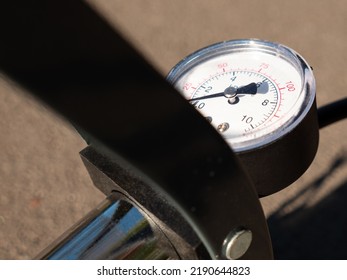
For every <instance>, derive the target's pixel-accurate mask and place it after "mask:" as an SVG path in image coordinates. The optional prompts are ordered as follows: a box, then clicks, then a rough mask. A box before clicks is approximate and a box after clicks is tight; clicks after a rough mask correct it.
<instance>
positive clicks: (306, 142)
mask: <svg viewBox="0 0 347 280" xmlns="http://www.w3.org/2000/svg"><path fill="white" fill-rule="evenodd" d="M167 79H168V81H169V82H170V83H171V84H173V85H174V86H175V88H176V89H177V90H178V91H179V92H180V93H181V94H182V95H183V96H184V97H185V98H186V99H188V101H189V102H190V103H191V104H192V105H193V106H194V107H195V108H196V109H197V110H198V111H199V112H200V113H201V114H202V115H203V116H204V117H205V118H206V120H207V121H208V122H210V123H211V125H212V126H213V127H215V129H217V130H218V131H219V132H220V133H221V135H222V136H223V137H224V139H225V140H226V142H227V143H228V144H229V145H230V146H231V148H232V149H233V150H234V151H235V152H236V154H237V155H238V156H239V158H240V159H241V161H242V163H243V165H244V166H245V168H246V169H247V171H248V173H249V174H250V176H251V178H252V180H253V182H254V183H255V186H256V188H257V191H258V194H259V196H266V195H269V194H272V193H274V192H277V191H279V190H281V189H283V188H285V187H287V186H289V185H290V184H291V183H293V182H294V181H295V180H296V179H297V178H299V177H300V176H301V175H302V174H303V173H304V172H305V171H306V170H307V168H308V167H309V166H310V164H311V162H312V160H313V158H314V156H315V154H316V151H317V147H318V138H319V133H318V121H317V112H316V110H317V107H316V99H315V92H316V86H315V79H314V76H313V73H312V69H311V67H310V66H309V65H308V64H307V63H306V61H305V60H304V59H303V58H302V57H301V56H300V55H299V54H298V53H296V52H295V51H293V50H292V49H290V48H288V47H286V46H283V45H281V44H277V43H272V42H268V41H262V40H257V39H244V40H232V41H225V42H221V43H217V44H214V45H211V46H208V47H206V48H203V49H201V50H199V51H197V52H195V53H193V54H191V55H189V56H187V57H186V58H184V59H183V60H182V61H181V62H179V63H178V64H177V65H176V66H175V67H174V68H173V69H172V70H171V71H170V73H169V75H168V77H167Z"/></svg>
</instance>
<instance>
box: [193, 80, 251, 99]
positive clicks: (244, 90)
mask: <svg viewBox="0 0 347 280" xmlns="http://www.w3.org/2000/svg"><path fill="white" fill-rule="evenodd" d="M257 89H258V87H257V84H256V83H250V84H248V85H245V86H243V87H240V88H238V89H236V91H235V90H234V88H233V87H227V88H226V89H225V90H224V91H223V92H219V93H214V94H210V95H206V96H201V97H196V98H192V99H190V100H189V101H197V100H203V99H208V98H215V97H220V96H224V97H226V98H232V97H235V96H236V95H238V94H246V93H247V94H256V93H257Z"/></svg>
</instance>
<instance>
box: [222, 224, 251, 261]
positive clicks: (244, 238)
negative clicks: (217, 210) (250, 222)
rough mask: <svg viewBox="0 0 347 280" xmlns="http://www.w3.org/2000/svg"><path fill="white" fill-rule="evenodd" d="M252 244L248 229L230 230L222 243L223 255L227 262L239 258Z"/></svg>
mask: <svg viewBox="0 0 347 280" xmlns="http://www.w3.org/2000/svg"><path fill="white" fill-rule="evenodd" d="M251 243H252V232H251V231H250V230H249V229H240V228H239V229H236V230H232V231H231V232H230V233H229V234H228V236H227V237H226V238H225V240H224V242H223V255H224V256H225V257H226V258H227V259H229V260H237V259H239V258H241V257H242V256H243V255H244V254H245V253H246V252H247V250H248V249H249V246H251Z"/></svg>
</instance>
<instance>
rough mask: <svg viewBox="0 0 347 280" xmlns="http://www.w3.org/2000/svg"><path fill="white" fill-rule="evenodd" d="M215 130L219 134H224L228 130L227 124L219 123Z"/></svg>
mask: <svg viewBox="0 0 347 280" xmlns="http://www.w3.org/2000/svg"><path fill="white" fill-rule="evenodd" d="M217 129H218V130H219V132H224V131H226V130H228V129H229V124H228V123H227V122H224V123H221V124H220V125H218V127H217Z"/></svg>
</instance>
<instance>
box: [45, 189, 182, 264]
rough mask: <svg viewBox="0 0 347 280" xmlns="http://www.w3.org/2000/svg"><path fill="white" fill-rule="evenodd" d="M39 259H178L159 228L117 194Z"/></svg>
mask: <svg viewBox="0 0 347 280" xmlns="http://www.w3.org/2000/svg"><path fill="white" fill-rule="evenodd" d="M38 258H40V259H55V260H57V259H65V260H66V259H70V260H72V259H94V260H97V259H103V260H107V259H108V260H109V259H178V256H177V254H176V253H175V250H174V248H173V247H172V245H171V243H170V242H169V240H168V239H167V238H166V236H165V235H164V234H163V233H162V232H161V230H160V229H159V228H158V227H157V226H156V225H155V224H154V223H153V222H152V221H151V219H150V218H149V217H148V216H147V215H146V214H144V213H142V211H141V210H139V209H138V208H137V207H135V206H134V204H133V203H131V202H130V201H129V200H127V199H126V198H125V197H123V196H121V195H119V194H118V195H115V194H113V195H111V196H110V197H109V198H108V199H106V200H105V201H104V202H103V203H102V204H101V205H100V206H99V207H97V208H96V209H95V210H93V211H92V212H91V213H90V214H89V215H88V216H87V217H86V218H84V219H83V220H82V221H80V222H79V223H78V224H77V225H75V226H74V227H73V228H72V229H70V230H69V231H68V232H67V233H65V235H63V236H62V237H61V238H60V239H59V240H57V241H56V242H55V243H54V244H52V246H51V247H50V248H47V249H46V250H45V251H44V252H42V253H41V254H40V255H39V256H38Z"/></svg>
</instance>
